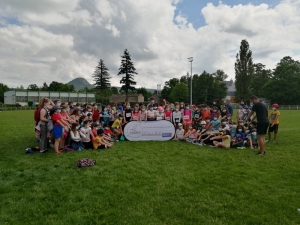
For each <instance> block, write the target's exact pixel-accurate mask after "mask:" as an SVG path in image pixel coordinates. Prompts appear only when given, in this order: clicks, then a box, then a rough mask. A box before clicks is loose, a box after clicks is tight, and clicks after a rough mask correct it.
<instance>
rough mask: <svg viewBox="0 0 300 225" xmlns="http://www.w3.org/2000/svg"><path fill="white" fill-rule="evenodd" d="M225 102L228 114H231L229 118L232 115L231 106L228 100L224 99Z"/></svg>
mask: <svg viewBox="0 0 300 225" xmlns="http://www.w3.org/2000/svg"><path fill="white" fill-rule="evenodd" d="M225 104H226V108H227V111H228V113H229V114H231V118H232V116H233V107H232V105H231V104H230V100H229V99H226V102H225Z"/></svg>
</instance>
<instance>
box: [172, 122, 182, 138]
mask: <svg viewBox="0 0 300 225" xmlns="http://www.w3.org/2000/svg"><path fill="white" fill-rule="evenodd" d="M183 136H184V129H183V126H182V124H181V123H179V124H178V129H177V130H176V132H175V137H174V139H173V140H183Z"/></svg>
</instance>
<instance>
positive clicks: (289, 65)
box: [263, 56, 300, 105]
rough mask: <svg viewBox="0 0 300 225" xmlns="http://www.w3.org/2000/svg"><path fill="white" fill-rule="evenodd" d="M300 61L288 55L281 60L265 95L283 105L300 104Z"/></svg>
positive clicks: (267, 85) (265, 87)
mask: <svg viewBox="0 0 300 225" xmlns="http://www.w3.org/2000/svg"><path fill="white" fill-rule="evenodd" d="M299 86H300V62H299V61H295V60H293V59H292V58H291V57H290V56H286V57H284V58H283V59H281V60H280V62H279V63H278V64H277V66H276V68H275V69H274V71H273V75H272V77H271V79H270V80H269V82H268V83H267V84H265V85H264V87H263V88H264V89H265V96H266V98H268V99H270V100H271V101H272V102H277V103H279V104H282V105H284V104H285V105H287V104H300V89H299Z"/></svg>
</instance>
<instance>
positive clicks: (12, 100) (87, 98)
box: [4, 90, 95, 106]
mask: <svg viewBox="0 0 300 225" xmlns="http://www.w3.org/2000/svg"><path fill="white" fill-rule="evenodd" d="M41 98H49V99H51V100H52V101H54V100H55V99H60V101H61V102H74V103H77V102H79V103H91V102H95V94H93V93H77V92H59V91H29V90H13V91H8V92H5V93H4V104H6V105H8V104H9V105H15V104H20V105H22V106H24V105H28V102H33V103H34V104H35V105H37V104H39V101H40V99H41Z"/></svg>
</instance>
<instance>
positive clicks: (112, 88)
mask: <svg viewBox="0 0 300 225" xmlns="http://www.w3.org/2000/svg"><path fill="white" fill-rule="evenodd" d="M110 89H111V91H112V93H113V94H118V93H119V91H118V88H116V87H111V88H110Z"/></svg>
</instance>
